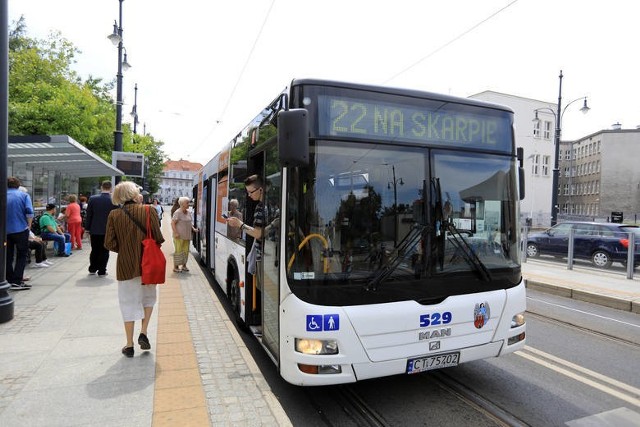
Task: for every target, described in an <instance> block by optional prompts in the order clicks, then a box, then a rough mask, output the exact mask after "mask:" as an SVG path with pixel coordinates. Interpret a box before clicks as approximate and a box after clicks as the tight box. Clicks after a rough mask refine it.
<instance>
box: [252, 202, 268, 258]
mask: <svg viewBox="0 0 640 427" xmlns="http://www.w3.org/2000/svg"><path fill="white" fill-rule="evenodd" d="M265 223H266V218H265V212H264V203H262V202H258V205H257V206H256V210H255V211H254V212H253V224H251V225H252V226H253V227H258V228H261V229H262V238H260V239H256V241H255V243H254V244H255V245H256V251H257V252H256V261H261V260H262V239H264V237H265V236H264V227H265Z"/></svg>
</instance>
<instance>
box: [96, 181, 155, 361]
mask: <svg viewBox="0 0 640 427" xmlns="http://www.w3.org/2000/svg"><path fill="white" fill-rule="evenodd" d="M138 194H139V190H138V186H137V185H136V184H135V183H133V182H131V181H124V182H121V183H120V184H118V185H116V187H115V189H114V190H113V195H112V197H111V200H112V202H113V204H114V205H122V208H121V209H114V210H112V211H111V212H110V213H109V217H108V219H107V230H106V234H105V238H104V247H105V248H107V249H108V250H110V251H112V252H117V253H118V260H117V263H116V279H117V280H118V300H119V302H120V311H121V312H122V318H123V320H124V330H125V334H126V338H127V344H126V345H125V346H124V348H123V349H122V354H124V355H125V356H126V357H133V354H134V349H133V329H134V324H135V321H136V320H142V327H141V331H140V335H139V336H138V344H139V345H140V348H141V349H142V350H149V349H150V348H151V344H150V343H149V338H148V337H147V327H148V326H149V320H150V319H151V314H152V313H153V306H154V305H155V303H156V299H157V297H156V285H155V284H143V283H142V277H141V276H142V268H141V264H142V252H143V251H142V241H143V240H144V239H145V237H146V234H147V233H146V227H145V225H146V224H149V229H150V234H151V236H152V237H153V239H154V240H155V241H156V243H157V244H158V245H160V244H162V243H163V242H164V237H162V232H161V231H160V226H159V221H158V214H157V212H156V210H155V209H145V206H144V205H141V204H138V203H137V198H138ZM147 215H149V216H150V221H147Z"/></svg>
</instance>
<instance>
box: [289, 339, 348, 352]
mask: <svg viewBox="0 0 640 427" xmlns="http://www.w3.org/2000/svg"><path fill="white" fill-rule="evenodd" d="M296 351H297V352H298V353H303V354H338V342H337V341H336V340H314V339H306V338H296Z"/></svg>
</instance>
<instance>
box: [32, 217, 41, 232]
mask: <svg viewBox="0 0 640 427" xmlns="http://www.w3.org/2000/svg"><path fill="white" fill-rule="evenodd" d="M41 217H42V215H38V216H35V217H33V219H32V220H31V232H32V233H33V234H34V235H36V236H39V235H40V234H41V233H42V230H41V229H40V218H41Z"/></svg>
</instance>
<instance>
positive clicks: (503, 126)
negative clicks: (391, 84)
mask: <svg viewBox="0 0 640 427" xmlns="http://www.w3.org/2000/svg"><path fill="white" fill-rule="evenodd" d="M252 174H258V175H260V176H261V177H263V179H264V180H265V185H266V190H265V192H264V201H263V202H264V206H265V211H266V216H267V220H266V222H267V223H268V224H270V227H268V231H266V232H265V235H264V237H263V245H262V246H263V252H264V253H263V261H262V263H261V265H259V268H262V269H263V274H262V276H263V277H264V280H263V282H264V283H262V284H258V283H256V279H255V278H254V276H253V275H251V274H249V273H248V271H247V257H248V254H249V250H250V248H251V245H252V238H251V237H250V236H248V235H246V234H241V233H240V234H238V230H232V229H231V228H230V227H228V226H227V222H226V220H225V218H224V217H223V214H224V215H227V214H228V211H229V200H231V199H237V200H238V202H239V205H240V209H239V210H240V212H241V213H242V218H243V221H244V222H246V223H247V224H248V225H251V223H252V219H253V214H254V210H255V204H254V202H252V200H251V199H250V198H249V197H248V196H247V194H246V192H245V190H244V185H243V182H244V180H245V178H246V177H247V176H249V175H252ZM522 176H523V173H522V152H521V150H516V148H515V144H514V136H513V112H512V111H511V110H509V109H508V108H505V107H502V106H498V105H492V104H487V103H482V102H478V101H475V100H469V99H461V98H454V97H450V96H442V95H436V94H432V93H425V92H418V91H413V90H401V89H393V88H388V87H374V86H365V85H357V84H349V83H338V82H331V81H323V80H311V79H305V80H294V81H292V82H291V84H290V86H289V87H288V88H287V89H286V90H285V91H284V92H282V93H281V94H280V95H278V97H277V98H276V99H275V100H274V101H272V102H271V103H270V104H268V105H267V106H266V107H265V109H264V110H263V111H262V112H260V114H258V116H257V117H256V118H255V119H253V120H252V121H251V122H250V123H249V125H248V126H247V127H245V128H244V129H243V130H241V131H240V133H238V134H237V136H236V137H235V138H233V140H232V141H231V142H229V143H228V144H227V145H226V146H225V148H224V149H223V150H222V151H220V153H218V154H217V155H216V156H215V157H214V158H213V159H211V161H210V162H208V163H207V164H206V165H205V166H204V168H203V169H202V170H201V171H200V172H199V174H198V175H197V178H196V182H194V197H195V199H196V203H195V207H196V209H195V210H196V215H195V222H196V226H197V227H199V230H200V231H199V233H198V234H197V235H195V236H194V245H195V246H196V248H197V250H198V251H199V253H200V255H201V261H202V263H203V264H204V265H205V266H206V268H208V269H210V270H211V271H212V273H213V277H214V278H215V282H216V284H215V285H216V286H220V287H221V289H222V290H223V291H224V292H225V293H226V295H227V297H228V299H229V301H230V304H231V306H232V307H233V311H234V313H235V316H236V320H237V321H238V322H239V324H240V325H241V326H242V327H243V328H245V329H246V330H250V331H252V332H253V334H254V335H255V336H256V337H257V339H258V340H259V341H260V342H261V344H262V346H263V347H264V349H265V350H266V351H267V352H268V354H269V355H270V357H271V358H272V359H273V361H274V362H275V363H276V365H277V366H278V369H279V372H280V375H281V376H282V377H283V378H284V379H285V380H287V381H288V382H290V383H292V384H298V385H305V386H306V385H326V384H338V383H348V382H354V381H358V380H363V379H367V378H373V377H382V376H387V375H396V374H413V373H418V372H423V371H426V370H430V369H437V368H444V367H450V366H456V365H458V364H460V363H464V362H469V361H473V360H478V359H483V358H488V357H497V356H501V355H504V354H507V353H511V352H513V351H516V350H519V349H521V348H523V347H524V344H525V321H524V312H525V287H524V283H523V280H522V275H521V270H520V261H519V260H520V257H519V252H520V246H519V241H520V238H519V226H518V217H519V207H518V205H519V200H520V199H521V197H523V195H522V193H523V184H524V182H523V179H522ZM519 188H520V192H519V191H518V189H519ZM519 193H521V194H520V195H519ZM233 233H236V234H235V235H234V234H233ZM256 276H258V274H256Z"/></svg>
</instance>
